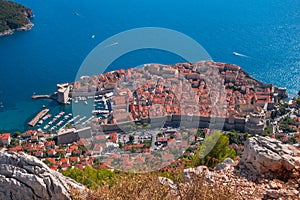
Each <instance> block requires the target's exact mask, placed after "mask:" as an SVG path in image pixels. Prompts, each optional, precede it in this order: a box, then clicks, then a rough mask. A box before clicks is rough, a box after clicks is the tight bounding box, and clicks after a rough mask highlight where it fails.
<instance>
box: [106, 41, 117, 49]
mask: <svg viewBox="0 0 300 200" xmlns="http://www.w3.org/2000/svg"><path fill="white" fill-rule="evenodd" d="M118 44H119V42H115V43H112V44H109V45H106V46H105V47H106V48H107V47H112V46H116V45H118Z"/></svg>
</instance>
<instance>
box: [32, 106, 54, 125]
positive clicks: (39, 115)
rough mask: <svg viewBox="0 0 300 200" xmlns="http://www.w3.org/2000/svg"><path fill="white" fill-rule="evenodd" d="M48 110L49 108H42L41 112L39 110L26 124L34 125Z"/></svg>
mask: <svg viewBox="0 0 300 200" xmlns="http://www.w3.org/2000/svg"><path fill="white" fill-rule="evenodd" d="M48 112H49V109H44V110H42V111H41V112H39V113H38V114H37V115H36V116H35V117H34V118H33V119H32V120H31V121H30V122H28V123H27V124H28V125H29V126H32V127H34V126H35V125H36V124H37V123H38V121H39V120H40V119H41V118H42V117H44V116H45V115H46V114H47V113H48Z"/></svg>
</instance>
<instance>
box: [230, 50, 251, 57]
mask: <svg viewBox="0 0 300 200" xmlns="http://www.w3.org/2000/svg"><path fill="white" fill-rule="evenodd" d="M232 54H233V55H235V56H240V57H248V56H246V55H244V54H241V53H238V52H235V51H234V52H232Z"/></svg>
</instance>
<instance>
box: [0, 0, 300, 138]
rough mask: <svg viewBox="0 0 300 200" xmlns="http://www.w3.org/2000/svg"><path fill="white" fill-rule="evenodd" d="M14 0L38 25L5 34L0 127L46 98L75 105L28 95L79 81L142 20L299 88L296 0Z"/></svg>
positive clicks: (137, 60) (160, 56)
mask: <svg viewBox="0 0 300 200" xmlns="http://www.w3.org/2000/svg"><path fill="white" fill-rule="evenodd" d="M16 1H17V2H18V3H21V4H23V5H25V6H27V7H29V8H32V10H33V12H34V14H35V17H34V18H33V19H32V21H33V23H34V24H35V26H34V28H33V29H32V30H31V31H28V32H18V33H16V34H14V35H11V36H6V37H2V38H0V74H1V77H0V102H3V105H4V107H3V108H0V131H11V132H12V131H15V130H20V131H23V130H25V129H27V128H28V127H27V126H26V122H27V121H28V120H29V119H30V118H32V117H33V116H34V115H35V114H36V113H37V112H38V111H39V110H40V109H41V107H42V105H46V106H47V107H49V108H50V109H51V112H52V113H53V114H56V113H58V112H60V111H67V112H70V110H71V106H61V105H58V104H57V103H55V102H53V101H50V100H32V99H31V98H30V96H31V95H32V94H34V93H36V94H48V93H52V92H53V91H54V90H55V89H56V87H55V86H56V83H62V82H72V81H74V79H75V76H76V73H77V71H78V68H79V67H80V65H81V63H82V62H83V60H84V59H85V57H86V56H87V55H88V54H89V52H90V51H91V50H92V49H93V48H95V47H96V46H97V45H98V44H99V43H100V42H102V41H103V40H105V39H107V38H108V37H111V36H113V35H115V34H117V33H120V32H122V31H126V30H129V29H133V28H140V27H162V28H168V29H172V30H176V31H179V32H181V33H184V34H186V35H188V36H189V37H191V38H193V39H194V40H196V41H197V42H198V43H200V44H201V45H202V46H203V47H204V48H205V49H206V50H207V52H208V53H209V54H210V56H211V57H212V58H213V60H215V61H220V62H227V63H234V64H237V65H240V66H241V67H242V68H243V69H245V70H246V71H247V72H249V73H250V74H251V75H252V76H253V77H255V78H257V79H259V80H261V81H264V82H266V83H272V84H276V85H277V86H281V87H287V88H288V92H289V94H290V96H295V95H296V94H297V92H298V90H300V1H299V0H272V1H271V0H260V1H256V2H255V3H254V2H253V1H249V0H229V1H223V0H204V1H202V0H189V1H179V0H172V1H171V0H163V1H162V0H151V1H141V0H139V1H138V0H127V1H122V0H110V1H102V0H88V1H86V0H72V1H71V0H51V1H50V0H16ZM92 35H94V38H93V37H92ZM232 52H239V53H241V54H245V55H246V56H247V57H239V56H234V55H233V54H232ZM182 61H184V60H183V59H182V58H181V57H179V56H176V55H174V54H172V53H168V52H164V51H160V50H153V49H147V50H139V51H134V52H131V53H128V54H126V55H124V56H122V57H120V58H119V59H117V60H116V61H115V62H114V63H113V64H112V65H111V66H110V69H117V68H128V67H135V66H138V65H141V64H144V63H166V64H172V63H176V62H182Z"/></svg>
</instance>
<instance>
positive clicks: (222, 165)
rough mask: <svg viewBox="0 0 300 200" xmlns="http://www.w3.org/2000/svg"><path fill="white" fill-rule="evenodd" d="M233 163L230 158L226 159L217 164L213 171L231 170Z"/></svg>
mask: <svg viewBox="0 0 300 200" xmlns="http://www.w3.org/2000/svg"><path fill="white" fill-rule="evenodd" d="M233 163H234V161H233V160H232V159H231V158H226V159H225V160H224V161H223V162H221V163H219V164H217V166H216V167H215V170H216V171H224V170H225V171H226V170H231V169H232V164H233Z"/></svg>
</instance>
